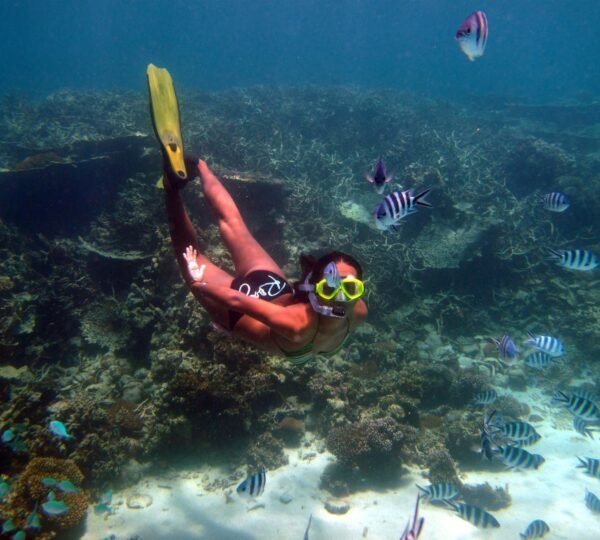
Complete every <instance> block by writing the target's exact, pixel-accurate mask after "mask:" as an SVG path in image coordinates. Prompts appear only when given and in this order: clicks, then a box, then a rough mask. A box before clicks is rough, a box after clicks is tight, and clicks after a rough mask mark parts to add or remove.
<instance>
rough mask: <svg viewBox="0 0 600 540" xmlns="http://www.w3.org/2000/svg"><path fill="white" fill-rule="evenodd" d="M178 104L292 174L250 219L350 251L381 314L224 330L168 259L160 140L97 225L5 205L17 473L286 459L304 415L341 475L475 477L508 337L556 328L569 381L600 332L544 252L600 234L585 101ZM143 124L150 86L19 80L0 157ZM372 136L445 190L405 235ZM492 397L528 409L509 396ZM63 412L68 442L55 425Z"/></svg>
mask: <svg viewBox="0 0 600 540" xmlns="http://www.w3.org/2000/svg"><path fill="white" fill-rule="evenodd" d="M180 104H181V108H182V111H183V119H184V129H185V133H184V135H185V137H186V143H187V144H188V148H187V149H188V151H194V150H197V149H202V155H203V156H205V157H206V158H207V159H209V161H210V162H211V164H214V165H217V166H219V167H222V168H223V170H225V169H230V170H242V171H243V170H249V171H253V173H254V174H255V175H256V176H259V177H260V176H264V177H268V178H281V179H283V180H284V185H285V190H286V191H285V192H282V193H284V195H282V196H281V198H280V199H279V200H280V206H277V207H272V208H262V206H261V205H259V206H261V208H260V212H259V214H260V215H256V214H257V213H256V212H254V213H252V214H251V215H252V222H251V223H250V226H251V228H253V230H255V231H256V233H257V234H258V235H259V237H260V239H261V242H263V243H264V245H265V247H266V249H267V251H269V252H270V253H274V254H276V257H275V258H276V260H277V261H278V263H279V264H280V265H281V266H282V268H284V269H285V271H286V273H287V274H288V276H289V277H290V278H294V277H297V276H298V272H299V269H298V264H297V260H298V256H299V254H300V253H301V252H308V251H315V252H316V251H319V250H323V249H329V248H332V247H335V248H336V249H340V250H343V251H348V252H351V253H352V254H353V255H355V256H356V257H357V258H358V259H359V260H360V261H361V264H362V265H363V267H364V270H365V275H366V276H367V278H368V281H367V283H368V287H367V293H366V299H367V301H368V303H369V305H370V307H371V312H370V315H369V324H367V325H364V326H363V327H362V328H360V330H359V331H358V332H357V333H356V335H355V336H354V337H353V339H352V340H351V341H350V344H349V346H348V347H347V348H346V349H345V350H344V351H342V352H341V353H340V354H339V355H336V356H335V357H334V358H332V359H327V360H325V359H322V358H319V359H315V360H314V361H312V362H310V363H307V364H306V365H303V366H292V365H290V364H289V363H287V362H286V361H285V360H282V359H275V358H271V357H269V355H265V354H262V353H260V352H257V351H256V350H255V349H253V348H251V347H246V346H244V345H241V344H240V343H238V342H236V341H233V340H230V339H227V338H224V337H222V336H220V335H219V334H217V333H216V332H214V331H213V330H212V329H211V327H210V321H209V319H208V316H207V315H206V313H205V312H204V311H203V310H202V309H201V307H200V306H199V305H198V303H197V302H196V301H195V299H194V298H193V296H192V295H190V294H189V293H188V291H187V289H186V287H185V285H184V284H183V283H182V280H181V277H180V275H179V270H178V268H177V265H176V263H175V260H174V256H173V253H172V247H171V245H170V239H169V232H168V227H167V224H166V220H165V216H164V209H163V205H162V193H161V192H160V191H159V190H157V189H156V187H155V185H156V179H157V176H158V174H159V170H160V161H159V152H158V150H157V149H156V148H154V145H153V147H152V148H148V149H147V157H148V160H147V161H143V162H140V163H142V165H141V170H139V171H137V172H136V173H135V174H132V175H127V177H126V178H123V180H122V182H121V184H119V191H118V195H117V197H116V200H115V201H114V204H113V205H112V206H110V207H106V208H101V209H98V213H97V214H95V215H94V216H93V217H90V219H89V222H86V223H85V224H84V225H82V224H81V223H79V224H78V225H75V224H74V225H73V226H72V227H69V228H67V229H66V230H65V231H63V233H61V234H60V235H54V236H47V235H44V234H38V235H31V234H29V233H27V231H25V230H21V229H19V228H18V227H15V226H13V225H9V224H7V223H5V222H2V221H0V254H1V255H2V256H1V257H0V297H1V299H2V302H0V355H1V358H2V363H3V364H6V365H10V366H11V368H12V369H11V370H8V369H7V370H6V371H4V370H3V371H2V372H0V403H1V405H2V413H0V421H1V422H2V425H13V424H17V423H18V424H23V425H24V426H26V428H25V430H24V432H23V435H22V437H23V441H24V444H25V446H26V451H23V452H13V451H11V450H10V449H8V448H7V447H5V446H2V445H0V472H2V473H6V474H9V475H11V476H12V475H14V474H15V473H16V472H17V471H22V470H23V469H24V468H25V467H26V466H27V465H28V463H29V462H30V461H31V462H32V463H33V460H35V459H36V457H37V458H42V459H56V460H58V459H62V458H69V459H71V460H72V461H73V462H74V463H75V464H76V465H77V466H78V467H79V469H80V470H81V471H82V473H83V474H84V475H85V479H86V483H87V485H88V486H89V487H90V488H92V489H95V490H99V489H100V488H101V486H106V485H107V484H111V485H114V484H115V483H116V482H117V481H118V480H122V481H124V482H131V481H133V479H135V478H139V476H140V474H142V472H141V471H145V470H146V467H149V466H151V465H153V464H156V463H158V462H160V461H161V460H165V459H172V456H173V451H174V449H175V450H176V451H177V452H178V453H180V454H190V453H193V452H198V451H203V452H204V451H215V452H220V451H222V450H223V449H227V450H228V451H231V452H232V454H234V455H233V456H232V461H234V462H235V463H236V464H238V465H240V466H241V465H244V466H248V467H249V468H256V467H259V466H265V467H267V468H274V467H277V466H280V465H282V464H283V463H285V454H284V450H283V446H284V443H285V444H290V445H297V444H301V443H302V441H303V440H304V430H305V429H306V430H309V431H310V432H312V433H311V436H312V435H313V434H314V436H315V437H317V438H327V445H328V447H329V449H330V450H331V451H332V452H333V453H334V455H335V456H336V458H337V462H336V463H334V464H332V465H331V466H330V467H329V468H328V469H327V471H325V473H324V474H323V478H322V483H323V486H324V487H325V488H327V489H328V490H330V491H331V492H332V493H334V494H336V495H344V494H347V493H350V492H353V491H356V490H359V489H362V488H364V487H367V486H371V487H372V486H373V483H376V482H382V481H383V480H382V479H383V478H384V477H386V475H387V476H388V479H389V480H390V481H391V482H393V481H395V480H396V478H397V475H398V474H400V473H401V466H402V464H403V463H414V464H416V465H418V466H420V467H422V468H424V469H426V470H427V474H428V476H429V478H430V480H431V481H455V482H457V483H458V482H459V479H458V475H459V467H470V466H474V465H475V464H476V463H479V462H480V460H479V455H478V454H477V453H476V452H474V451H473V448H474V447H475V446H476V445H477V444H478V443H479V435H480V427H481V422H482V421H483V415H484V411H483V410H482V409H476V408H474V407H473V406H472V405H471V400H472V397H473V396H474V395H475V394H476V393H478V392H480V391H481V390H483V389H485V388H489V387H490V385H496V386H499V385H503V384H504V383H506V384H507V386H508V387H509V388H513V389H514V388H516V387H519V388H526V387H527V386H528V385H529V384H530V382H529V381H530V377H529V373H528V372H526V371H522V370H518V369H516V368H511V369H512V370H513V371H512V372H508V371H507V369H506V368H505V367H503V366H502V365H501V363H500V362H499V361H498V360H497V354H496V351H495V348H494V346H493V345H490V340H489V338H490V337H491V336H499V335H503V334H505V333H511V334H513V335H514V336H515V339H517V335H518V334H523V336H521V335H518V338H519V339H520V338H521V337H523V338H524V337H525V336H524V333H525V331H526V330H532V331H534V330H537V329H543V330H544V331H548V332H554V331H556V332H560V335H561V338H563V339H564V340H565V342H566V343H568V345H569V356H570V359H572V360H570V362H569V366H568V368H567V367H563V366H555V367H554V368H552V369H553V370H554V371H553V372H552V376H553V381H554V383H555V384H556V385H563V386H565V387H566V386H568V385H569V384H570V379H571V377H572V374H573V372H575V370H577V369H578V368H580V367H581V366H582V365H583V363H584V361H585V360H584V359H585V358H588V357H590V358H592V357H595V356H594V355H596V356H597V354H598V353H599V352H600V340H599V339H597V338H598V336H599V333H598V332H599V330H598V329H599V328H600V315H599V310H598V309H597V306H598V303H599V301H600V296H599V295H600V293H599V292H598V291H597V290H595V289H594V288H593V287H590V284H589V281H587V280H585V279H580V278H581V276H578V275H575V274H574V273H571V272H567V271H564V270H563V269H561V268H558V267H556V266H555V265H553V264H549V263H547V261H545V260H544V254H543V250H544V248H547V247H564V246H576V247H580V246H581V247H584V246H585V247H590V248H592V249H597V245H595V244H594V243H596V244H597V238H598V232H599V223H598V220H597V217H596V214H597V212H596V209H597V207H598V204H599V203H600V196H599V195H598V190H597V189H596V186H597V182H598V180H599V178H600V174H599V169H598V163H599V162H598V159H597V157H594V152H593V151H592V150H590V148H592V149H593V148H594V144H591V143H588V144H590V146H589V147H587V149H586V148H583V147H580V146H578V145H576V144H573V140H574V137H576V136H577V137H583V136H584V135H585V137H586V139H585V140H586V141H592V142H595V141H597V138H596V139H594V135H593V131H592V128H593V126H590V125H588V124H586V123H585V119H583V120H582V124H581V125H580V126H579V127H577V128H576V127H575V126H571V125H567V124H568V122H567V123H565V125H561V124H552V125H550V124H551V123H552V122H550V120H548V119H546V118H545V117H544V109H539V110H535V109H534V108H529V109H527V108H525V109H523V110H527V111H528V112H527V115H526V120H524V119H523V118H522V117H521V116H520V113H519V111H520V110H521V109H519V108H518V107H516V106H514V107H512V109H511V111H512V112H511V111H508V112H511V114H514V115H515V116H510V115H509V116H507V119H506V122H498V116H497V114H498V111H496V110H489V111H486V110H479V109H478V110H477V111H476V112H475V113H473V112H472V111H469V110H468V109H464V108H462V107H453V106H451V105H448V104H445V103H439V102H436V101H432V100H425V99H423V98H419V97H414V96H410V95H407V94H404V93H400V92H395V91H376V90H364V89H358V88H318V87H302V88H288V89H283V88H276V89H275V88H265V87H263V88H255V89H236V90H230V91H227V92H220V93H198V92H181V93H180ZM558 108H559V109H560V107H558ZM505 112H506V111H505ZM555 112H556V111H555ZM507 114H508V113H507ZM567 116H568V115H567ZM554 117H557V115H556V114H555V115H554ZM138 132H140V133H145V134H148V133H151V126H150V122H149V118H148V113H147V103H146V96H145V95H142V94H134V93H124V92H91V91H90V92H73V91H69V90H65V91H61V92H57V93H56V94H53V95H52V96H49V97H48V98H46V99H45V100H42V101H40V102H38V103H30V102H27V101H25V100H23V99H21V98H19V97H16V96H12V97H8V96H7V97H6V98H5V99H4V100H3V101H0V135H1V138H2V140H6V141H15V142H17V143H18V144H15V145H11V146H10V147H8V146H7V147H6V148H5V147H2V149H1V152H0V167H2V168H4V169H8V168H11V167H12V168H14V167H17V168H23V169H25V168H28V167H32V166H36V165H40V164H43V163H46V164H47V163H48V162H52V161H55V162H56V161H60V160H63V159H64V156H63V155H62V154H59V153H57V152H56V148H57V147H60V148H66V147H68V146H69V145H74V144H77V142H78V141H81V140H86V141H102V140H104V139H110V138H114V137H119V136H131V135H134V134H136V133H138ZM584 132H585V133H584ZM365 141H370V142H369V144H365ZM595 144H596V146H597V142H595ZM378 155H379V156H384V157H386V160H387V163H388V166H389V168H390V170H393V171H394V174H395V177H396V178H397V179H398V182H400V183H401V184H402V185H403V188H404V189H408V188H414V189H419V188H424V187H430V188H431V189H432V193H431V199H432V203H433V204H434V206H435V212H433V211H432V212H425V211H423V212H419V214H418V219H417V217H415V218H410V219H407V220H405V221H406V224H405V225H404V226H403V227H402V228H401V230H400V231H398V232H391V231H390V232H389V233H387V234H381V233H380V232H379V231H376V230H374V229H373V226H372V221H371V219H372V217H371V214H370V212H371V208H373V207H374V206H375V204H376V203H377V202H378V201H379V200H380V196H378V195H376V194H374V193H373V192H372V190H371V189H370V186H368V184H367V183H366V181H364V180H363V177H364V174H365V172H367V170H368V168H369V167H371V166H372V162H373V160H374V159H375V158H376V156H378ZM19 163H20V165H19ZM551 189H552V190H554V189H563V190H565V192H566V193H567V194H568V195H569V196H572V195H574V194H579V195H580V196H579V197H578V199H579V203H578V204H579V208H578V212H577V213H576V215H569V214H568V213H566V214H564V215H560V216H556V215H550V213H548V212H545V211H544V210H543V208H542V207H541V205H540V204H539V196H540V195H541V194H542V193H543V192H545V191H546V190H551ZM457 193H459V194H460V196H457ZM185 196H186V200H187V202H188V203H189V205H190V207H191V208H192V209H193V212H192V219H193V220H194V223H195V224H196V225H198V238H199V242H200V245H201V246H203V249H206V252H207V254H208V255H209V256H210V257H211V259H212V260H214V261H215V262H216V263H217V264H218V265H219V266H221V267H223V268H225V269H227V270H228V271H232V270H233V263H232V260H231V257H230V255H229V254H228V252H227V250H226V249H225V246H224V245H223V243H222V242H221V241H220V238H219V234H218V229H217V227H216V226H215V225H214V223H213V222H212V221H209V220H210V218H211V216H210V214H209V213H208V212H205V211H204V210H205V201H204V200H203V197H202V194H201V193H200V190H199V188H198V186H197V185H190V186H189V187H188V188H186V193H185ZM239 202H240V204H242V205H243V204H247V205H248V210H251V209H252V208H253V207H252V205H251V204H250V203H249V202H247V200H246V199H244V198H240V201H239ZM254 204H255V201H254ZM242 210H244V208H242ZM275 233H276V234H275ZM539 306H544V309H543V310H540V309H539ZM484 343H488V346H487V347H486V346H485V345H483V344H484ZM23 366H27V370H26V371H23V372H21V371H20V370H21V369H23ZM591 369H595V368H591ZM13 370H16V371H18V372H19V373H20V374H21V375H19V376H17V377H13V376H8V375H7V374H10V373H13ZM9 371H10V373H9ZM13 374H14V373H13ZM594 376H595V377H596V378H597V376H598V373H597V370H596V373H595V374H594ZM538 385H539V386H540V387H542V388H545V389H547V390H550V384H549V383H547V382H545V381H543V380H542V381H540V382H539V383H538ZM494 407H495V408H497V409H498V411H499V413H500V414H502V415H503V416H504V417H507V418H508V417H511V418H526V417H527V415H528V414H529V411H528V409H527V407H526V406H524V405H523V404H521V403H518V402H516V401H515V400H514V399H513V398H511V397H510V396H501V397H500V398H499V399H498V401H497V402H496V404H495V405H494ZM51 418H52V419H54V418H60V419H61V420H62V421H63V422H65V423H66V424H67V425H68V426H69V429H70V430H71V432H72V433H73V436H74V439H73V440H70V441H57V440H56V439H54V438H53V437H52V436H51V435H50V434H49V433H48V430H47V423H48V420H49V419H51ZM417 430H419V431H418V432H417ZM232 448H234V449H235V450H231V449H232ZM73 481H74V482H75V480H74V479H73ZM28 489H29V488H28ZM490 490H492V491H494V489H493V488H489V489H488V488H481V490H480V491H478V492H477V493H482V494H485V493H487V492H488V491H490ZM496 495H497V494H496ZM501 495H502V494H501ZM42 496H43V494H42ZM499 498H502V497H499ZM23 504H24V505H25V502H23ZM486 504H488V508H491V507H492V506H493V503H486ZM497 504H501V503H497ZM26 508H27V509H31V501H27V503H26V506H23V510H22V512H25V511H26V510H25V509H26ZM22 512H21V513H19V514H18V516H17V517H18V519H23V513H22Z"/></svg>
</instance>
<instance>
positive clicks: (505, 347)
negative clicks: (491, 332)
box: [492, 336, 517, 362]
mask: <svg viewBox="0 0 600 540" xmlns="http://www.w3.org/2000/svg"><path fill="white" fill-rule="evenodd" d="M492 341H493V342H494V343H495V344H496V348H497V349H498V352H499V353H500V358H502V360H504V361H505V362H510V361H511V360H514V359H515V358H516V357H517V347H516V346H515V342H514V341H513V340H512V338H511V337H510V336H502V337H501V338H500V339H499V340H498V339H494V338H492Z"/></svg>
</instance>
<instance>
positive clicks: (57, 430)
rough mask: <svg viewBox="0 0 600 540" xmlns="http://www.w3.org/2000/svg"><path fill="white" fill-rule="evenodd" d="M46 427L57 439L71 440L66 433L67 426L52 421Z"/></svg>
mask: <svg viewBox="0 0 600 540" xmlns="http://www.w3.org/2000/svg"><path fill="white" fill-rule="evenodd" d="M48 427H49V429H50V431H51V432H52V434H53V435H55V436H56V437H58V438H59V439H65V440H69V439H72V438H73V436H72V435H70V434H69V432H68V431H67V426H65V425H64V424H63V423H62V422H61V421H60V420H52V421H51V422H50V423H49V424H48Z"/></svg>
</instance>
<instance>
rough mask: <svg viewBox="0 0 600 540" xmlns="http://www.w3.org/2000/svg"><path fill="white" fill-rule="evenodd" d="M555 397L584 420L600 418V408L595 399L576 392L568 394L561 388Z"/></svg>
mask: <svg viewBox="0 0 600 540" xmlns="http://www.w3.org/2000/svg"><path fill="white" fill-rule="evenodd" d="M554 399H555V400H556V401H560V402H561V403H563V404H564V405H565V406H566V407H567V409H568V410H569V412H571V413H572V414H574V415H575V416H579V417H580V418H583V419H584V420H600V409H598V407H597V406H596V405H595V403H594V402H593V401H590V400H589V399H585V398H582V397H579V396H576V395H574V394H566V393H565V392H561V391H560V390H559V391H557V392H556V394H554Z"/></svg>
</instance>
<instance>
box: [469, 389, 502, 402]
mask: <svg viewBox="0 0 600 540" xmlns="http://www.w3.org/2000/svg"><path fill="white" fill-rule="evenodd" d="M497 399H498V393H497V392H496V390H494V389H493V388H490V389H489V390H484V391H483V392H479V393H478V394H475V396H474V397H473V404H474V405H490V404H491V403H494V401H496V400H497Z"/></svg>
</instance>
